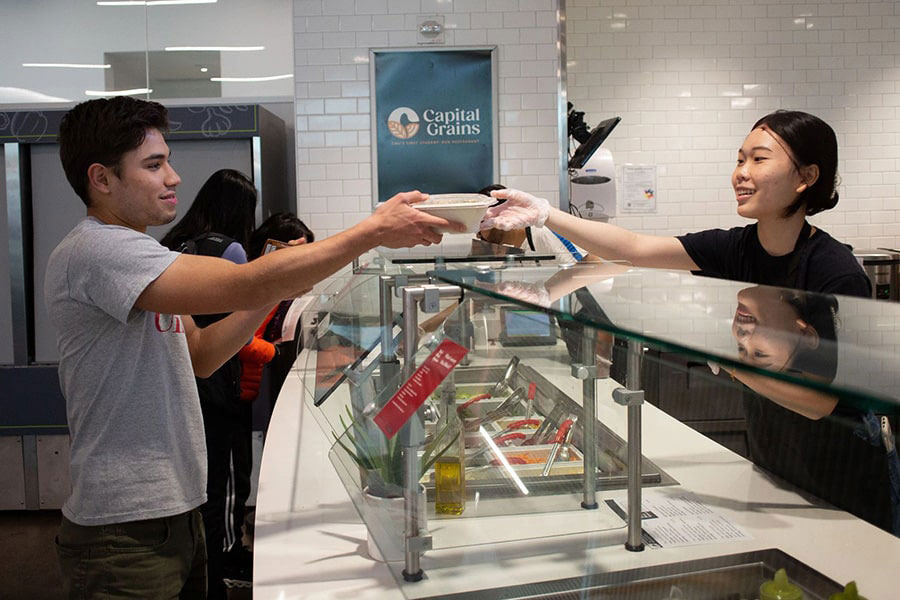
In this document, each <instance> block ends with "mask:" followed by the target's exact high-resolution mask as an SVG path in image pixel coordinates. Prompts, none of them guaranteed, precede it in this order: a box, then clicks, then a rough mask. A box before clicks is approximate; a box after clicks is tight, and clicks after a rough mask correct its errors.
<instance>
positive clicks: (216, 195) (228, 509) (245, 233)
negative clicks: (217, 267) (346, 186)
mask: <svg viewBox="0 0 900 600" xmlns="http://www.w3.org/2000/svg"><path fill="white" fill-rule="evenodd" d="M256 203H257V197H256V189H255V188H254V187H253V182H252V181H250V178H249V177H247V176H246V175H244V174H243V173H241V172H240V171H236V170H234V169H221V170H219V171H216V172H215V173H213V174H212V175H210V177H209V179H207V180H206V182H205V183H204V184H203V186H202V187H201V188H200V191H199V192H198V193H197V197H196V198H195V199H194V203H193V204H191V207H190V208H189V209H188V211H187V213H185V215H184V217H182V218H181V220H180V221H179V222H178V223H177V224H176V225H174V226H173V227H172V229H170V230H169V231H168V233H166V235H165V236H164V237H163V239H162V240H161V242H160V243H161V244H162V245H163V246H165V247H167V248H169V249H170V250H175V251H177V252H184V253H188V254H199V255H202V256H214V257H217V258H224V259H226V260H230V261H231V262H233V263H235V264H239V265H240V264H245V263H246V262H247V253H246V251H245V248H246V247H247V244H248V243H249V241H250V234H251V233H252V231H253V224H254V218H255V214H256ZM226 316H228V314H227V313H220V314H214V315H193V319H194V322H195V323H196V324H197V326H198V327H207V326H209V325H212V324H213V323H215V322H217V321H219V320H221V319H223V318H225V317H226ZM196 380H197V393H198V394H199V396H200V409H201V411H202V412H203V431H204V434H205V437H206V460H207V473H208V475H207V483H206V503H205V504H203V505H202V506H201V507H200V513H201V515H202V516H203V526H204V528H205V529H206V548H207V560H208V563H207V577H208V584H209V598H210V600H225V597H226V596H225V583H224V579H225V557H226V555H228V553H231V552H234V553H238V552H239V550H240V549H241V548H242V544H241V528H242V526H243V523H244V516H245V513H246V504H247V498H248V497H249V496H250V472H251V470H252V465H253V455H252V447H251V439H252V433H251V412H250V408H251V407H250V404H248V403H246V402H242V401H241V360H240V358H238V356H237V355H236V354H235V355H234V356H232V357H231V358H229V359H228V360H226V361H225V364H223V365H222V366H221V367H219V369H218V370H216V371H215V372H214V373H213V374H212V375H210V376H209V377H202V378H201V377H197V378H196ZM247 585H248V586H249V582H247Z"/></svg>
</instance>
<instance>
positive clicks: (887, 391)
mask: <svg viewBox="0 0 900 600" xmlns="http://www.w3.org/2000/svg"><path fill="white" fill-rule="evenodd" d="M433 275H434V276H435V278H436V279H437V280H439V281H442V282H446V283H453V284H456V285H459V286H460V287H462V288H464V289H466V290H470V291H474V292H477V293H478V294H483V295H485V296H488V297H492V298H495V299H498V300H502V301H506V302H510V303H514V304H517V305H520V306H523V307H528V308H531V309H536V310H540V311H545V312H547V313H550V314H553V315H554V316H555V317H556V318H557V319H559V320H561V321H572V322H578V323H582V324H584V325H588V326H591V327H595V328H597V329H598V330H602V331H607V332H609V333H611V334H618V335H621V336H623V337H627V338H629V339H635V340H639V341H641V342H643V343H646V344H648V345H651V346H653V347H656V348H661V349H665V350H668V351H671V352H676V353H680V354H684V355H687V356H691V357H693V358H694V359H696V360H698V361H702V362H706V361H708V362H710V363H711V369H713V370H715V369H716V366H719V367H724V368H726V369H729V370H732V369H740V370H742V371H747V372H751V373H755V374H758V375H761V376H764V377H766V378H771V379H774V380H781V381H784V382H787V383H789V384H795V385H798V386H801V387H805V388H810V389H814V390H818V391H821V392H824V393H830V394H835V395H837V396H840V399H841V402H844V403H847V404H849V405H851V406H853V407H854V408H857V409H862V410H868V409H871V410H873V411H874V412H887V413H895V412H897V411H898V404H900V352H898V349H900V304H897V303H892V302H872V301H870V300H869V299H860V298H852V297H847V296H833V295H826V294H813V293H806V292H798V291H796V290H787V289H781V288H772V287H768V286H758V285H753V284H747V283H740V282H733V281H725V280H719V279H712V278H707V277H698V276H694V275H691V274H689V273H686V272H676V271H662V270H655V269H627V268H625V267H622V266H621V265H616V264H612V263H603V264H584V265H575V266H572V267H569V268H565V269H559V268H556V267H522V268H519V269H516V270H515V271H514V272H513V271H510V272H508V273H501V274H500V275H498V276H497V281H495V282H484V281H478V280H477V279H475V278H473V277H472V276H471V274H470V273H468V272H466V271H463V270H453V269H442V270H435V271H433ZM798 319H803V320H805V321H806V322H807V325H810V326H811V327H812V329H813V330H815V336H816V339H815V340H811V339H809V338H810V335H812V331H809V332H807V331H806V330H805V329H803V328H799V329H798V328H795V327H790V325H791V322H792V320H793V321H796V320H798ZM807 329H809V327H807ZM748 335H754V336H755V337H758V338H761V337H764V336H765V337H767V338H769V342H770V344H769V345H768V346H767V347H766V350H765V351H763V350H756V351H754V350H750V351H748V350H747V348H746V347H745V344H744V343H743V341H742V340H743V338H746V337H748ZM785 347H787V348H788V350H787V352H786V354H785V352H782V353H781V354H778V353H777V352H776V349H783V348H785Z"/></svg>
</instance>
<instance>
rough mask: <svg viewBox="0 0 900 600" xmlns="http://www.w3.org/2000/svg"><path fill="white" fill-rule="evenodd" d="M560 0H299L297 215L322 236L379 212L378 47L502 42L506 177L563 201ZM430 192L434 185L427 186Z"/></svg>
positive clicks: (502, 149)
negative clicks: (373, 98) (372, 79)
mask: <svg viewBox="0 0 900 600" xmlns="http://www.w3.org/2000/svg"><path fill="white" fill-rule="evenodd" d="M556 10H557V6H556V0H294V39H295V43H294V48H295V61H294V62H295V67H294V75H295V83H296V90H295V97H296V112H297V135H296V140H297V212H298V215H299V216H300V218H302V219H303V220H304V221H306V223H307V224H308V225H309V226H310V228H312V229H313V231H315V232H316V236H317V238H324V237H327V236H329V235H333V234H335V233H337V232H338V231H341V230H342V229H344V228H346V227H349V226H351V225H353V224H355V223H358V222H359V221H360V220H362V219H363V218H365V217H366V216H367V215H369V214H370V213H371V210H372V182H371V175H372V173H371V148H370V146H371V139H370V137H371V136H370V115H369V108H370V106H369V64H368V62H369V48H379V47H380V48H386V47H404V46H406V47H414V46H416V45H417V43H418V41H419V40H418V38H417V35H418V34H417V30H418V27H417V25H418V23H420V22H421V21H423V20H425V16H426V15H442V16H443V18H444V40H445V43H444V44H443V46H444V47H449V46H462V45H492V46H493V45H496V46H497V47H498V75H499V105H500V114H499V115H498V116H497V118H498V120H499V125H500V134H499V138H500V139H499V141H500V160H501V172H500V177H499V179H500V182H501V183H503V184H505V185H507V186H510V187H521V188H523V189H527V190H529V191H532V192H534V193H537V194H540V195H542V196H544V197H546V198H548V199H550V200H551V201H552V202H554V203H556V202H558V196H559V179H558V177H557V175H556V173H557V169H558V158H557V142H556V140H557V126H556V124H557V116H556V101H557V77H556V73H557V70H558V53H557V45H556V42H557V37H558V36H557V16H556ZM426 191H427V190H426Z"/></svg>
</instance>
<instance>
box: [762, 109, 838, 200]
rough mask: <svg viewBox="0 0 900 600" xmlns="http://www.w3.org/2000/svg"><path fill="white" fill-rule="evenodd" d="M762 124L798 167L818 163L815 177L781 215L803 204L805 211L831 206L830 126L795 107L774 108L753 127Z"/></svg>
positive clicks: (833, 153) (834, 157) (833, 147)
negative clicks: (791, 108) (777, 139)
mask: <svg viewBox="0 0 900 600" xmlns="http://www.w3.org/2000/svg"><path fill="white" fill-rule="evenodd" d="M763 126H765V127H766V128H768V129H769V130H771V131H773V132H775V133H777V134H778V137H780V138H781V139H782V140H784V142H785V143H786V144H787V145H788V148H786V149H785V150H787V151H788V152H789V153H790V154H792V155H793V156H792V158H793V161H794V166H796V167H797V169H798V170H799V169H800V168H801V167H806V166H809V165H817V166H818V167H819V178H818V179H817V180H816V182H815V183H814V184H813V185H811V186H809V187H808V188H806V189H805V190H803V192H802V193H800V195H799V196H797V199H796V200H795V201H794V202H793V204H791V205H790V206H788V207H787V208H785V210H784V216H785V217H789V216H791V215H793V214H794V213H796V212H797V211H798V210H800V209H801V208H803V207H804V205H805V210H806V214H807V215H814V214H816V213H820V212H822V211H823V210H828V209H830V208H834V207H835V205H836V204H837V203H838V193H837V191H836V190H835V187H836V186H837V183H838V177H837V163H838V145H837V136H835V134H834V129H832V128H831V126H830V125H829V124H828V123H826V122H825V121H823V120H822V119H820V118H819V117H817V116H815V115H811V114H809V113H805V112H800V111H798V110H777V111H775V112H773V113H770V114H768V115H766V116H764V117H763V118H762V119H760V120H759V121H757V122H756V124H755V125H754V126H753V129H757V128H759V127H763Z"/></svg>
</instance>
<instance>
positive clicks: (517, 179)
mask: <svg viewBox="0 0 900 600" xmlns="http://www.w3.org/2000/svg"><path fill="white" fill-rule="evenodd" d="M565 4H566V14H567V45H568V93H569V99H570V100H572V101H573V102H575V104H576V107H577V108H578V110H583V111H585V112H586V113H587V114H586V120H587V121H588V123H589V124H591V125H594V124H596V123H597V122H599V121H600V120H602V119H604V118H607V117H609V116H612V115H619V116H621V117H622V118H623V121H622V123H621V124H620V125H619V127H618V128H617V129H616V130H615V131H614V132H613V135H612V136H611V137H610V138H609V140H607V142H606V143H605V145H604V147H606V148H608V149H610V150H611V151H612V152H613V155H614V157H615V160H616V163H617V165H618V167H619V170H620V171H621V165H623V164H625V163H636V164H654V165H657V166H658V169H659V179H658V206H657V211H656V212H655V213H654V214H646V215H627V214H623V213H622V211H621V205H620V210H619V216H618V217H617V218H616V219H615V222H616V223H618V224H620V225H623V226H626V227H629V228H633V229H636V230H639V231H643V232H648V233H657V234H676V233H684V232H687V231H695V230H699V229H704V228H709V227H730V226H734V225H740V224H744V223H746V221H743V220H742V219H740V218H739V217H737V215H736V214H735V210H734V199H733V193H732V191H731V186H730V174H731V169H732V167H733V163H734V159H735V154H736V149H737V147H738V146H739V145H740V143H741V141H742V140H743V137H744V135H746V133H747V131H748V129H749V127H750V126H751V125H752V124H753V123H754V122H755V121H756V119H758V118H759V117H760V116H762V115H763V114H766V113H767V112H770V111H772V110H775V109H776V108H794V109H799V110H807V111H809V112H812V113H815V114H817V115H819V116H820V117H822V118H823V119H825V120H826V121H828V122H829V123H830V124H831V125H832V126H833V127H834V128H835V130H836V131H837V134H838V141H839V144H840V175H841V178H842V185H841V187H840V188H839V191H840V194H841V201H840V203H839V204H838V206H837V207H836V208H835V209H833V210H831V211H828V212H827V213H825V214H823V215H820V216H817V217H815V218H814V219H813V221H814V223H815V224H817V225H818V226H820V227H822V228H824V229H826V230H828V231H829V232H830V233H831V234H832V235H834V236H835V237H837V238H838V239H841V240H842V241H845V242H847V243H851V244H853V245H854V246H856V247H878V246H886V247H897V246H900V209H898V207H897V202H896V197H897V194H898V187H900V174H898V167H900V145H898V143H897V142H898V132H900V37H898V35H900V34H898V33H897V31H898V25H900V3H898V2H862V1H860V2H853V1H849V2H827V1H822V2H818V3H808V4H790V3H788V4H784V3H780V2H775V1H774V0H773V1H769V0H761V1H758V2H754V3H746V2H738V1H737V0H678V2H674V1H672V0H616V1H612V0H567V1H566V3H565ZM556 9H557V1H556V0H328V1H325V0H295V1H294V36H295V54H296V56H295V65H296V67H295V77H296V102H297V104H296V110H297V123H296V126H297V162H298V165H297V179H298V182H297V192H298V212H299V213H300V215H301V217H302V218H304V219H305V220H307V222H308V223H309V224H310V226H311V227H312V228H313V229H314V230H316V232H317V233H318V234H319V235H323V236H324V235H329V234H332V233H335V232H337V231H339V230H341V229H343V228H345V227H347V226H350V225H352V224H353V223H356V222H358V221H359V220H360V219H362V218H363V217H365V216H366V215H367V214H369V212H370V211H371V204H370V203H371V164H370V161H371V155H370V131H369V81H368V78H369V65H368V64H367V62H368V49H369V48H371V47H403V46H416V44H417V41H418V40H417V37H416V36H417V33H416V29H417V27H416V25H417V24H418V23H419V22H420V21H421V20H422V17H423V16H424V15H434V14H440V15H443V16H444V26H445V44H444V46H453V45H467V44H468V45H472V44H477V45H480V44H490V45H497V46H498V47H499V79H500V97H499V101H500V102H499V104H500V115H499V119H500V159H501V160H500V169H501V177H500V180H501V182H502V183H504V184H506V185H508V186H511V187H519V188H522V189H526V190H529V191H532V192H534V193H537V194H540V195H543V196H545V197H548V198H550V199H551V201H554V202H555V201H556V200H557V190H558V177H557V168H558V162H557V157H556V153H557V142H556V140H557V129H556V122H557V117H556V103H557V76H556V72H557V46H556V41H557V26H556ZM619 187H620V190H621V186H619ZM619 193H620V197H621V191H620V192H619Z"/></svg>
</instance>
